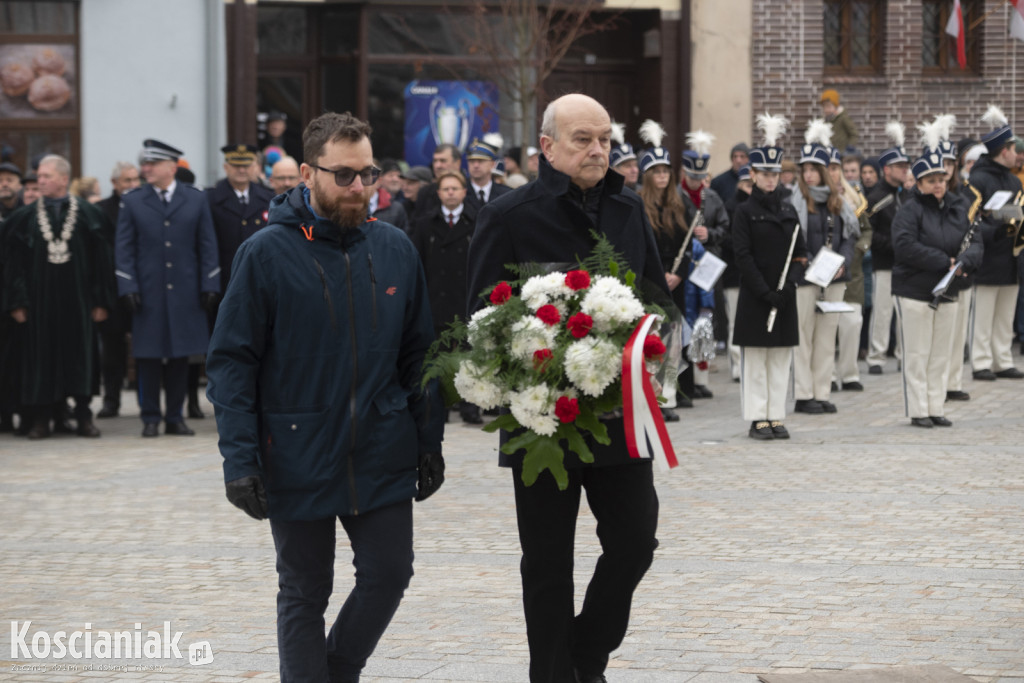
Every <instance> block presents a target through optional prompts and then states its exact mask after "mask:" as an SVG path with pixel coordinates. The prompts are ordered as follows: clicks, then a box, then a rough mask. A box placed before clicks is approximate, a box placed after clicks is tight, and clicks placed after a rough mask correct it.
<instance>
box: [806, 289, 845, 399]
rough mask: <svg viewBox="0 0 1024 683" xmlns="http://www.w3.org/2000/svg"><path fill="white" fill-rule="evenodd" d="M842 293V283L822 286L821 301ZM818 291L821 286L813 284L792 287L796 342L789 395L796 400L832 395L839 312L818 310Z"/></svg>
mask: <svg viewBox="0 0 1024 683" xmlns="http://www.w3.org/2000/svg"><path fill="white" fill-rule="evenodd" d="M845 293H846V283H845V282H833V283H832V284H830V285H829V286H828V287H826V288H825V301H842V300H843V295H844V294H845ZM820 294H821V288H820V287H817V286H814V285H805V286H803V287H797V288H796V312H797V319H798V320H799V325H800V345H799V346H797V347H796V352H795V353H794V354H793V396H794V397H795V398H796V400H798V401H802V400H806V399H811V398H813V399H816V400H818V401H827V400H828V399H829V397H830V396H831V395H832V371H833V370H835V367H836V329H837V328H838V327H839V314H838V313H820V312H818V309H817V306H816V303H817V301H818V297H819V295H820Z"/></svg>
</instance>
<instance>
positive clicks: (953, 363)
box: [941, 291, 971, 391]
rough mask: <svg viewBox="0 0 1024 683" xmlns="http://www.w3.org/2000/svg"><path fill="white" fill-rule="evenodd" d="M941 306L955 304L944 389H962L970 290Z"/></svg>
mask: <svg viewBox="0 0 1024 683" xmlns="http://www.w3.org/2000/svg"><path fill="white" fill-rule="evenodd" d="M941 305H942V306H955V307H956V315H955V316H954V318H953V340H952V343H951V344H950V347H949V377H947V378H946V391H962V390H963V388H964V344H966V343H967V323H968V322H969V321H970V319H971V316H970V311H971V292H966V291H965V292H960V294H959V296H958V297H957V300H956V301H955V302H953V303H949V304H941Z"/></svg>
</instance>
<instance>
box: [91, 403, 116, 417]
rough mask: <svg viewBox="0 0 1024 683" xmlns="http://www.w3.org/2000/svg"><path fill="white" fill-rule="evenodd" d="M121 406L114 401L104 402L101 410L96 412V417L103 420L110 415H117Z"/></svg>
mask: <svg viewBox="0 0 1024 683" xmlns="http://www.w3.org/2000/svg"><path fill="white" fill-rule="evenodd" d="M120 410H121V408H120V406H116V405H114V404H113V403H106V402H104V403H103V407H102V408H100V412H98V413H96V417H98V418H99V419H101V420H105V419H106V418H108V417H117V416H118V414H119V412H120Z"/></svg>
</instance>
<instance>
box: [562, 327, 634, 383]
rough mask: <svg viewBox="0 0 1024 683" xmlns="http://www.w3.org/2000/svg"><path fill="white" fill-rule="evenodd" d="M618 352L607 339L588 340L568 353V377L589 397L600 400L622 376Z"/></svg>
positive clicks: (566, 366) (571, 347)
mask: <svg viewBox="0 0 1024 683" xmlns="http://www.w3.org/2000/svg"><path fill="white" fill-rule="evenodd" d="M621 363H622V359H621V354H620V351H619V349H618V348H616V346H615V345H614V344H612V343H611V342H610V341H608V340H606V339H599V338H597V337H585V338H583V339H580V340H579V341H575V342H573V343H572V344H570V345H569V348H568V349H566V351H565V363H564V365H565V376H566V377H568V378H569V381H570V382H572V383H573V384H574V385H575V386H576V387H577V388H578V389H579V390H580V391H582V392H583V393H584V394H587V395H588V396H600V395H601V394H603V393H604V390H605V389H607V388H608V385H609V384H611V383H612V382H614V381H615V379H616V378H617V377H618V376H619V374H620V373H621V372H622V364H621Z"/></svg>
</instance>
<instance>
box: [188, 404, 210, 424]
mask: <svg viewBox="0 0 1024 683" xmlns="http://www.w3.org/2000/svg"><path fill="white" fill-rule="evenodd" d="M188 417H189V419H190V420H202V419H203V418H205V417H206V413H204V412H203V409H202V408H200V407H199V402H198V401H196V402H195V403H193V402H192V401H189V402H188Z"/></svg>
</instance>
